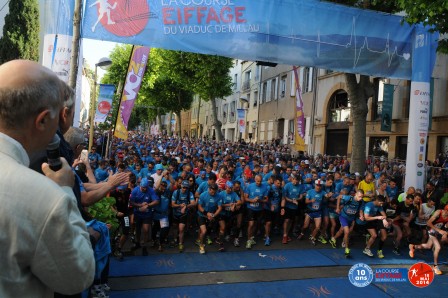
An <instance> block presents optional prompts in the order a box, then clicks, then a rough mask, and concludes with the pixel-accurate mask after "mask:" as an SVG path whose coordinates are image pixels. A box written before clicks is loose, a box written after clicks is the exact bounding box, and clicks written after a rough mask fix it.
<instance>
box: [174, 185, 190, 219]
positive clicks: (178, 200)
mask: <svg viewBox="0 0 448 298" xmlns="http://www.w3.org/2000/svg"><path fill="white" fill-rule="evenodd" d="M171 202H174V203H175V204H177V205H181V204H185V205H188V204H191V203H193V202H194V194H193V192H192V191H189V190H187V191H185V192H184V193H183V192H182V190H181V189H176V190H175V191H174V192H173V195H172V196H171ZM181 209H182V208H181V207H178V208H173V213H174V216H176V217H179V216H181V215H182V212H181ZM185 213H188V208H186V209H185Z"/></svg>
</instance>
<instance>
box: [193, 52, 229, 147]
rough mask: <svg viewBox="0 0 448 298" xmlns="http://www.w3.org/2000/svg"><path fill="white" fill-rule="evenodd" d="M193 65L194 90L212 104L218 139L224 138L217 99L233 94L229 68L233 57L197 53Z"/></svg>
mask: <svg viewBox="0 0 448 298" xmlns="http://www.w3.org/2000/svg"><path fill="white" fill-rule="evenodd" d="M192 58H193V60H192V63H191V64H190V65H191V66H193V67H194V69H195V74H194V81H195V84H194V91H195V93H197V94H199V96H200V97H201V98H202V99H203V100H205V101H210V102H211V105H212V121H213V126H214V127H215V133H216V138H217V141H221V140H223V139H224V137H223V135H222V131H221V126H222V123H221V121H219V120H218V115H217V108H216V99H219V98H224V97H226V96H229V95H231V94H232V86H233V83H232V78H231V77H230V75H229V70H230V68H231V67H232V63H233V62H232V61H233V60H232V59H231V58H227V57H220V56H211V55H200V54H195V56H193V57H192Z"/></svg>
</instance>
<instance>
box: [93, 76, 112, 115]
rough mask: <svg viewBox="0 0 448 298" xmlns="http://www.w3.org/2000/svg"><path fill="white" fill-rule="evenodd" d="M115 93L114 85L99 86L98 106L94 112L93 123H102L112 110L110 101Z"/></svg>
mask: <svg viewBox="0 0 448 298" xmlns="http://www.w3.org/2000/svg"><path fill="white" fill-rule="evenodd" d="M114 93H115V86H114V85H106V84H100V91H99V93H98V105H97V107H96V112H95V122H98V123H103V122H104V121H106V118H107V115H108V114H109V112H110V109H111V108H112V99H113V97H114Z"/></svg>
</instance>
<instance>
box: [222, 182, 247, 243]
mask: <svg viewBox="0 0 448 298" xmlns="http://www.w3.org/2000/svg"><path fill="white" fill-rule="evenodd" d="M220 196H221V206H222V211H221V213H220V214H219V238H218V242H219V250H220V251H224V242H223V238H224V235H225V232H226V227H227V226H229V225H230V224H231V222H232V220H233V218H234V217H235V216H236V215H238V214H240V212H239V210H240V208H241V205H242V202H241V199H240V198H239V197H238V195H237V194H236V193H235V192H234V191H233V183H232V182H231V181H227V182H226V189H225V191H222V192H220ZM238 234H239V230H237V231H234V235H235V238H238Z"/></svg>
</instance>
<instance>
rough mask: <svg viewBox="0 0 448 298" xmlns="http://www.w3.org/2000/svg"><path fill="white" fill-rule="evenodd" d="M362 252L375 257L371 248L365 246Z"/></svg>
mask: <svg viewBox="0 0 448 298" xmlns="http://www.w3.org/2000/svg"><path fill="white" fill-rule="evenodd" d="M362 253H363V254H365V255H368V256H369V257H373V253H372V252H371V251H370V248H367V247H366V248H365V249H364V250H363V251H362Z"/></svg>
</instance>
